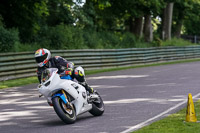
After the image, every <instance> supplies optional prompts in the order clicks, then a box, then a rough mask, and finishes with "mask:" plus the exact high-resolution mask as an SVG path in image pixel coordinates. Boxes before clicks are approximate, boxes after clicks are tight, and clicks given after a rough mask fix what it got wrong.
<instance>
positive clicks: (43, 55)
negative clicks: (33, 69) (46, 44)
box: [35, 48, 51, 67]
mask: <svg viewBox="0 0 200 133" xmlns="http://www.w3.org/2000/svg"><path fill="white" fill-rule="evenodd" d="M50 58H51V53H50V51H49V50H47V49H45V48H41V49H38V50H37V51H36V52H35V60H36V62H37V63H38V66H39V67H43V66H44V65H46V64H47V63H48V61H49V59H50Z"/></svg>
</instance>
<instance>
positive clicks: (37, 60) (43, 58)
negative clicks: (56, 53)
mask: <svg viewBox="0 0 200 133" xmlns="http://www.w3.org/2000/svg"><path fill="white" fill-rule="evenodd" d="M47 56H48V53H46V54H44V55H43V56H40V57H35V60H36V62H37V63H41V62H43V61H44V60H45V59H46V58H47Z"/></svg>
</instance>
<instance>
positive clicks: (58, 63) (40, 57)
mask: <svg viewBox="0 0 200 133" xmlns="http://www.w3.org/2000/svg"><path fill="white" fill-rule="evenodd" d="M35 60H36V62H37V63H38V69H37V75H38V80H39V82H40V83H41V74H42V71H43V70H45V69H46V68H58V74H60V75H63V74H64V75H70V76H71V77H72V79H74V78H75V79H76V80H77V81H78V82H79V83H80V84H81V85H83V86H84V87H85V89H86V90H87V91H88V92H89V93H93V88H91V87H90V86H89V85H88V84H87V82H86V80H85V74H84V71H83V70H82V69H78V68H80V67H78V68H76V69H74V64H73V63H72V62H68V61H67V60H65V59H64V58H62V57H60V56H55V57H51V53H50V51H49V50H47V49H45V48H41V49H38V50H37V51H36V52H35Z"/></svg>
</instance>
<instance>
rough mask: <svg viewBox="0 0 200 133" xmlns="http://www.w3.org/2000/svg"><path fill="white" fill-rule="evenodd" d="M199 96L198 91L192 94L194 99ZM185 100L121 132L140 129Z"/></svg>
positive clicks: (126, 132) (128, 132)
mask: <svg viewBox="0 0 200 133" xmlns="http://www.w3.org/2000/svg"><path fill="white" fill-rule="evenodd" d="M199 96H200V93H198V94H197V95H195V96H193V99H195V98H197V97H199ZM186 102H187V99H186V100H184V101H183V102H181V103H179V104H177V105H175V106H173V107H171V108H169V109H168V110H166V111H164V112H162V113H160V114H158V115H156V116H154V117H152V118H150V119H148V120H146V121H144V122H141V123H139V124H137V125H134V126H132V127H130V128H129V129H127V130H125V131H122V132H121V133H130V132H133V131H135V130H137V129H140V128H142V127H144V126H147V125H148V124H150V123H151V122H152V121H153V120H156V119H158V118H159V117H162V116H163V115H166V114H167V113H169V112H170V111H172V110H174V109H176V108H178V107H180V106H181V105H183V104H185V103H186Z"/></svg>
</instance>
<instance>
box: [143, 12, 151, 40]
mask: <svg viewBox="0 0 200 133" xmlns="http://www.w3.org/2000/svg"><path fill="white" fill-rule="evenodd" d="M144 39H145V41H146V42H152V41H153V28H152V24H151V15H150V14H149V15H145V21H144Z"/></svg>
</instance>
